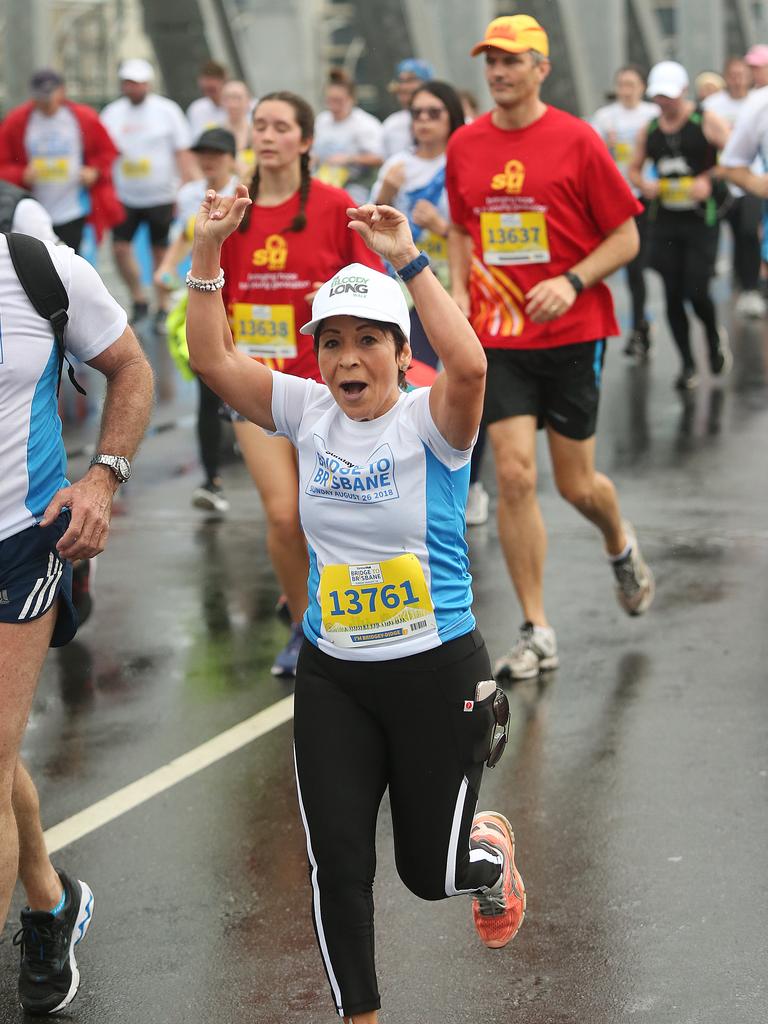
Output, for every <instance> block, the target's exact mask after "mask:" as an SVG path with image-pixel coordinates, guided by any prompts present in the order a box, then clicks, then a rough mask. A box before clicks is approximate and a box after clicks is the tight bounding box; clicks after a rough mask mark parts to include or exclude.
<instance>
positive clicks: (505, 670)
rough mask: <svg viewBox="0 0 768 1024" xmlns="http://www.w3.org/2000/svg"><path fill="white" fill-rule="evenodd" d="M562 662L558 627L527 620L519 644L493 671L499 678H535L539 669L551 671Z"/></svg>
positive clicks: (522, 628)
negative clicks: (553, 627) (554, 627)
mask: <svg viewBox="0 0 768 1024" xmlns="http://www.w3.org/2000/svg"><path fill="white" fill-rule="evenodd" d="M559 664H560V659H559V658H558V656H557V640H556V638H555V631H554V629H552V628H551V627H550V626H534V625H533V623H532V622H524V623H523V624H522V626H521V627H520V636H519V637H518V639H517V643H516V644H515V645H514V647H513V648H512V649H511V650H510V651H509V652H508V653H507V654H505V655H504V656H503V657H501V658H499V660H498V661H497V662H496V664H495V665H494V666H493V674H494V676H495V678H496V679H497V680H502V679H512V680H514V679H533V678H535V677H536V676H537V675H538V674H539V672H549V671H551V670H552V669H555V668H557V666H558V665H559Z"/></svg>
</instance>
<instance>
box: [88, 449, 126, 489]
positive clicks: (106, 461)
mask: <svg viewBox="0 0 768 1024" xmlns="http://www.w3.org/2000/svg"><path fill="white" fill-rule="evenodd" d="M91 465H92V466H109V468H110V469H111V470H112V472H113V473H114V474H115V476H116V477H117V482H118V483H119V484H124V483H125V481H126V480H129V479H130V476H131V464H130V462H129V461H128V459H126V457H125V456H124V455H104V454H103V453H102V452H98V453H97V454H96V455H94V456H93V458H92V459H91Z"/></svg>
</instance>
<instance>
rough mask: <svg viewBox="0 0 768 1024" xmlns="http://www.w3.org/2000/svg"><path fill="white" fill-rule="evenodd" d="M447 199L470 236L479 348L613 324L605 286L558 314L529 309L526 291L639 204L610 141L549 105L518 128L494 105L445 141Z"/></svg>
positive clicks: (580, 334)
mask: <svg viewBox="0 0 768 1024" xmlns="http://www.w3.org/2000/svg"><path fill="white" fill-rule="evenodd" d="M446 184H447V188H448V199H449V202H450V206H451V216H452V218H453V220H454V222H455V223H456V224H458V225H460V226H461V227H463V228H465V229H466V230H467V231H468V232H469V233H470V235H471V236H472V244H473V258H472V268H471V271H470V281H469V293H470V300H471V316H470V319H471V322H472V326H473V327H474V328H475V331H476V332H477V335H478V337H479V338H480V341H481V342H482V344H483V346H484V347H485V348H517V349H528V348H555V347H556V346H558V345H570V344H573V343H575V342H582V341H593V340H595V339H597V338H605V337H607V336H609V335H612V334H618V333H619V328H618V325H617V323H616V318H615V316H614V312H613V300H612V298H611V293H610V291H609V290H608V288H607V287H606V285H604V284H597V285H595V286H594V287H592V288H587V289H585V291H583V292H582V294H581V295H580V296H579V297H578V298H577V299H576V302H575V303H574V304H573V306H572V307H571V309H570V310H569V311H568V312H567V313H565V314H564V315H563V316H561V317H559V318H558V319H556V320H552V321H550V322H548V323H544V324H535V323H532V322H531V321H530V320H529V319H528V318H527V317H526V316H525V306H526V299H525V295H526V293H527V292H528V291H529V290H530V289H531V288H533V286H534V285H535V284H536V283H537V282H539V281H543V280H545V279H546V278H550V277H557V276H558V275H559V274H562V273H564V272H565V271H566V270H570V269H571V267H573V266H574V265H575V264H576V263H578V262H579V261H580V260H582V259H583V258H584V257H585V256H587V255H588V254H589V253H591V252H592V251H593V250H594V249H596V248H597V246H598V245H599V244H600V243H601V242H602V241H603V239H604V238H605V237H606V235H608V234H610V232H611V231H613V230H615V229H616V228H617V227H618V226H619V225H620V224H623V223H624V221H626V220H628V219H629V218H630V217H633V216H635V214H637V213H639V212H640V210H641V207H640V204H639V203H638V202H637V200H636V199H635V198H634V196H633V195H632V193H631V191H630V189H629V186H628V185H627V183H626V182H625V180H624V178H623V177H622V176H621V173H620V172H619V170H618V169H617V167H616V164H615V163H614V162H613V160H612V159H611V156H610V154H609V152H608V149H607V148H606V146H605V143H604V142H603V140H602V139H601V138H600V137H599V136H598V135H597V133H596V132H595V130H594V129H593V128H592V127H591V126H590V125H588V124H586V123H585V122H584V121H580V120H578V118H575V117H572V116H571V115H570V114H566V113H565V112H564V111H562V110H558V109H556V108H555V107H547V110H546V112H545V113H544V115H543V116H542V117H540V118H539V120H538V121H535V122H534V123H533V124H531V125H529V126H528V127H527V128H523V129H521V130H519V131H505V130H503V129H501V128H497V127H496V126H495V125H494V124H493V121H492V119H491V114H484V115H483V116H482V117H479V118H478V119H477V120H476V121H474V122H473V123H472V124H470V125H467V126H466V127H463V128H460V129H459V131H457V132H456V133H455V134H454V135H453V136H451V139H450V142H449V143H448V164H447V172H446Z"/></svg>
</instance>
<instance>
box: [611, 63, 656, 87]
mask: <svg viewBox="0 0 768 1024" xmlns="http://www.w3.org/2000/svg"><path fill="white" fill-rule="evenodd" d="M628 71H631V72H632V74H633V75H637V77H638V78H639V79H640V81H641V82H642V83H643V85H647V84H648V75H647V74H646V73H645V71H643V69H642V68H641V67H640V65H639V64H624V66H623V67H620V68H619V69H618V71H617V72H616V74H615V75H614V76H613V77H614V79H616V78H618V77H619V75H623V74H625V73H626V72H628Z"/></svg>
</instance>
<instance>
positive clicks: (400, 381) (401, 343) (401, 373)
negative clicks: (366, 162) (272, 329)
mask: <svg viewBox="0 0 768 1024" xmlns="http://www.w3.org/2000/svg"><path fill="white" fill-rule="evenodd" d="M365 322H366V323H367V324H370V325H371V327H378V328H379V330H380V331H384V332H388V333H389V334H391V335H392V340H393V341H394V343H395V359H397V357H398V356H399V355H400V353H401V352H402V351H403V349H404V348H405V346H406V345H407V344H408V339H407V338H406V336H405V335H404V334H403V332H402V329H401V328H400V327H398V326H397V324H392V323H388V322H387V321H385V320H367V319H366V321H365ZM322 329H323V324H322V322H320V323H319V324H318V326H317V327H316V328H315V335H314V344H313V348H314V350H315V356H317V353H318V350H319V348H320V331H322ZM397 386H398V387H399V388H400V390H401V391H407V390H408V384H407V381H406V379H405V370H401V369H400V364H399V363H398V368H397Z"/></svg>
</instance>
